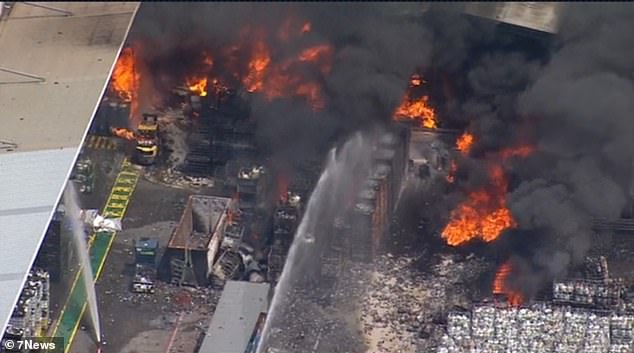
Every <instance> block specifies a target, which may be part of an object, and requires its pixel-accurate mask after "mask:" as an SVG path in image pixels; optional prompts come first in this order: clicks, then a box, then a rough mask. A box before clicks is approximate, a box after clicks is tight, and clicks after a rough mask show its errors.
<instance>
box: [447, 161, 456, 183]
mask: <svg viewBox="0 0 634 353" xmlns="http://www.w3.org/2000/svg"><path fill="white" fill-rule="evenodd" d="M457 171H458V164H456V161H451V165H450V166H449V173H447V181H448V182H450V183H453V182H454V181H455V180H456V178H455V175H456V172H457Z"/></svg>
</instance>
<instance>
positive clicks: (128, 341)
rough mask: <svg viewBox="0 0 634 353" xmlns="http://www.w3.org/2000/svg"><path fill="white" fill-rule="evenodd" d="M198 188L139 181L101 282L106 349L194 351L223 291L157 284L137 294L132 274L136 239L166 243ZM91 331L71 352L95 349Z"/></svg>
mask: <svg viewBox="0 0 634 353" xmlns="http://www.w3.org/2000/svg"><path fill="white" fill-rule="evenodd" d="M193 193H205V194H209V193H213V192H211V190H205V191H199V192H194V191H191V190H185V189H181V188H170V187H168V186H166V185H161V184H154V183H151V182H148V181H146V180H140V181H139V183H138V185H137V187H136V190H135V192H134V196H133V198H132V202H131V204H130V206H129V208H128V212H127V214H126V217H125V218H124V221H123V229H124V230H123V231H122V232H119V233H118V235H117V237H116V239H115V241H114V243H113V246H112V249H111V251H110V254H109V256H108V259H107V261H106V266H105V269H104V272H103V274H102V276H101V278H100V279H99V281H98V283H97V297H98V300H99V308H100V321H101V324H102V327H101V330H102V336H103V337H104V341H105V342H104V348H103V349H102V351H104V352H106V351H107V352H121V353H133V352H137V353H141V352H147V353H150V352H152V353H154V352H156V353H159V352H161V353H162V352H168V351H171V352H193V351H194V347H195V345H196V343H197V339H198V338H199V337H200V334H201V333H202V332H203V331H204V329H205V327H206V325H207V323H208V321H209V319H210V318H211V314H212V313H213V309H214V307H215V304H216V302H217V299H218V298H219V293H214V292H212V291H211V290H206V289H199V290H194V289H182V288H176V287H173V286H171V285H168V284H165V283H159V284H158V288H157V292H156V293H155V294H153V295H150V294H134V293H131V292H130V283H131V280H132V275H133V272H134V267H133V263H134V253H133V244H134V240H135V239H137V238H139V237H158V238H159V243H160V246H161V250H160V253H159V256H161V255H162V252H163V251H164V247H165V245H166V244H167V242H168V240H169V237H170V236H171V234H172V231H173V230H174V227H175V226H176V224H177V222H178V220H179V219H180V216H181V213H182V211H183V209H184V206H185V202H186V200H187V197H188V196H189V195H191V194H193ZM94 350H95V347H94V343H92V342H91V339H90V332H89V331H84V332H80V333H79V334H78V335H77V339H76V343H75V345H74V346H73V348H72V351H71V352H77V353H85V352H90V351H94Z"/></svg>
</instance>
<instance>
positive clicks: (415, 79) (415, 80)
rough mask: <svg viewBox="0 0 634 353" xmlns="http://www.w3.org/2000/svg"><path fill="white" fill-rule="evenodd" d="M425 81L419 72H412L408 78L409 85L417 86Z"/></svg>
mask: <svg viewBox="0 0 634 353" xmlns="http://www.w3.org/2000/svg"><path fill="white" fill-rule="evenodd" d="M423 83H425V81H424V80H423V78H422V77H421V76H420V75H419V74H413V75H412V78H411V79H410V80H409V85H410V87H418V86H421V85H422V84H423Z"/></svg>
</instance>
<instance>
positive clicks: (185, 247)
mask: <svg viewBox="0 0 634 353" xmlns="http://www.w3.org/2000/svg"><path fill="white" fill-rule="evenodd" d="M233 207H234V204H233V201H232V200H231V199H230V198H225V197H215V196H203V195H192V196H190V197H189V199H188V201H187V205H186V206H185V210H184V211H183V215H182V216H181V219H180V221H179V223H178V225H177V226H176V229H174V232H173V233H172V236H171V238H170V241H169V243H168V245H167V251H166V253H165V256H166V260H165V261H163V263H164V264H167V266H169V272H168V276H169V278H168V280H169V281H171V282H172V283H175V284H180V285H183V284H186V285H194V286H206V285H208V284H209V277H210V275H211V273H212V270H213V265H214V262H215V260H216V258H217V256H218V252H219V251H218V250H219V248H220V244H221V243H222V240H223V237H224V231H225V227H226V224H227V218H228V214H229V213H230V212H231V210H232V209H233Z"/></svg>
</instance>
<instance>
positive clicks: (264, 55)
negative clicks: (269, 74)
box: [243, 40, 271, 92]
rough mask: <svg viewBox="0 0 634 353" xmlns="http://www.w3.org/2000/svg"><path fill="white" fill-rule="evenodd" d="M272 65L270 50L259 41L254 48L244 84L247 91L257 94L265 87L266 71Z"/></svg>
mask: <svg viewBox="0 0 634 353" xmlns="http://www.w3.org/2000/svg"><path fill="white" fill-rule="evenodd" d="M270 63H271V58H270V56H269V51H268V48H267V47H266V44H265V43H264V41H261V40H259V41H257V42H256V43H255V45H254V46H253V58H252V59H251V61H249V68H248V73H247V75H246V77H245V78H244V80H243V84H244V86H245V88H246V90H247V91H249V92H256V91H260V90H262V88H263V87H264V77H265V74H266V69H267V68H268V67H269V64H270Z"/></svg>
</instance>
